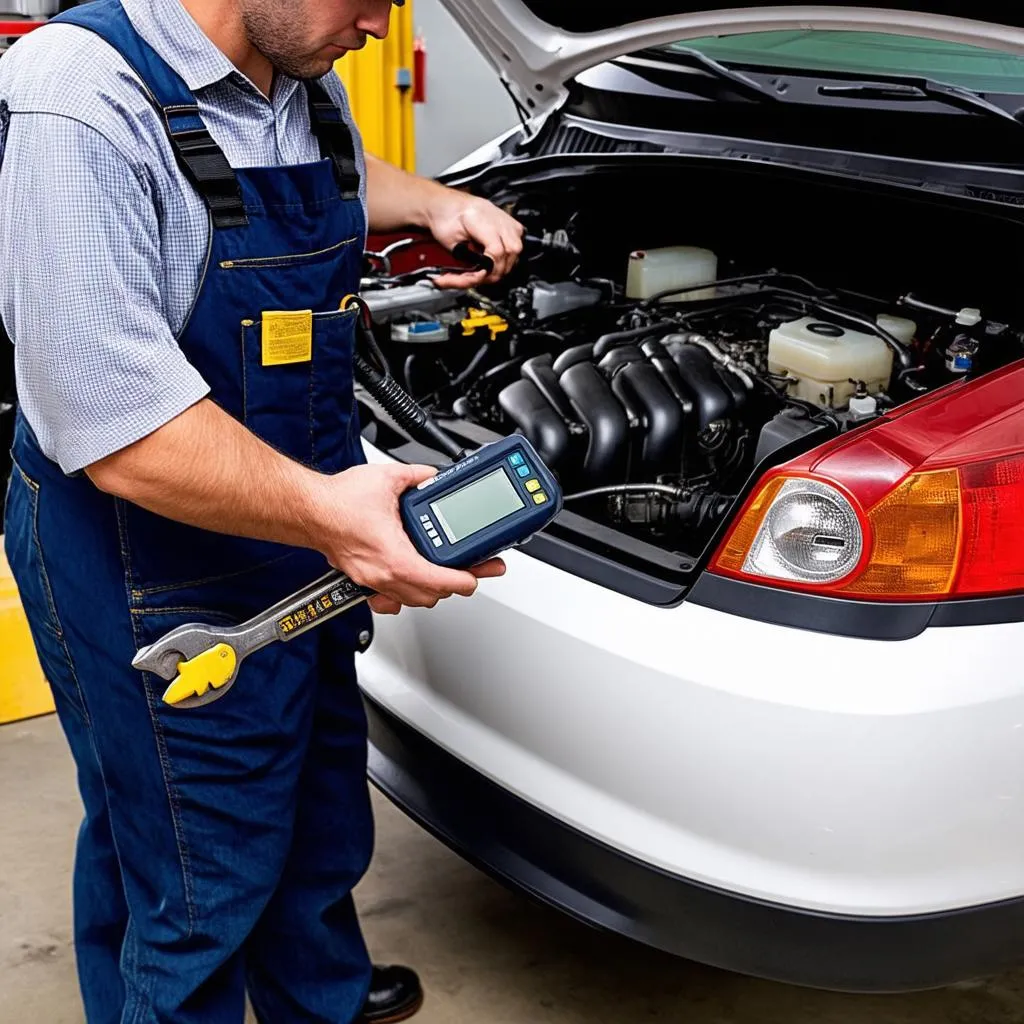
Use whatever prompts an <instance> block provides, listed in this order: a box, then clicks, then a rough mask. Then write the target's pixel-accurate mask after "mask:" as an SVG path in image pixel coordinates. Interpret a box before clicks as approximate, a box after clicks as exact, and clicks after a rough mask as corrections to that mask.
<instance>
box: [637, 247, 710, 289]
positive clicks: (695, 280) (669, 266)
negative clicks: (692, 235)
mask: <svg viewBox="0 0 1024 1024" xmlns="http://www.w3.org/2000/svg"><path fill="white" fill-rule="evenodd" d="M716 277H718V257H717V256H716V255H715V254H714V253H713V252H712V251H711V250H710V249H699V248H697V247H696V246H692V245H674V246H670V247H668V248H664V249H638V250H637V251H636V252H632V253H630V254H629V269H628V271H627V272H626V297H627V298H630V299H649V298H651V297H652V296H654V295H658V294H660V293H663V292H667V291H668V290H669V289H671V288H688V287H690V286H691V285H695V284H704V283H705V282H707V281H714V280H715V278H716ZM714 297H715V289H714V288H702V289H699V290H698V291H694V292H683V293H682V294H680V295H669V296H668V297H667V298H666V300H665V301H667V302H693V301H695V300H697V299H713V298H714Z"/></svg>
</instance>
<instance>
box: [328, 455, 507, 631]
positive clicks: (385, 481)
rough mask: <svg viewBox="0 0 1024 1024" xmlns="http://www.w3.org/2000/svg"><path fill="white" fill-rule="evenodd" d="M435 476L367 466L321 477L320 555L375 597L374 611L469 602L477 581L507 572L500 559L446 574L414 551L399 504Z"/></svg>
mask: <svg viewBox="0 0 1024 1024" xmlns="http://www.w3.org/2000/svg"><path fill="white" fill-rule="evenodd" d="M435 472H436V471H435V470H434V469H432V468H431V467H430V466H378V465H370V466H356V467H354V468H352V469H347V470H345V471H344V472H343V473H339V474H337V475H336V476H333V477H326V478H324V482H323V485H322V488H321V493H320V495H319V496H318V498H317V501H316V506H317V507H318V509H319V510H320V515H321V516H324V517H325V518H324V520H323V528H324V533H323V541H322V547H321V550H322V551H323V553H324V554H325V555H326V556H327V559H328V561H330V563H331V565H333V566H334V567H335V568H336V569H341V570H342V571H343V572H344V573H346V574H347V575H348V576H350V577H351V578H352V579H353V580H355V581H356V583H359V584H361V585H363V586H366V587H371V588H372V589H373V590H376V591H377V593H378V595H379V596H377V597H373V598H371V599H370V607H371V608H373V610H374V611H375V612H378V613H381V614H395V613H397V612H398V611H400V610H401V608H402V606H403V605H408V606H409V607H415V608H433V607H434V605H436V604H437V602H438V601H440V600H443V599H444V598H446V597H452V596H453V595H455V594H459V595H461V596H463V597H470V596H471V595H472V594H473V593H474V592H475V590H476V588H477V580H478V579H483V578H487V577H492V576H501V575H502V574H503V573H504V571H505V563H504V562H503V561H502V560H501V559H500V558H492V559H491V560H490V561H488V562H484V563H483V564H481V565H478V566H474V567H473V568H472V569H471V570H469V571H465V572H463V571H459V570H456V569H445V568H442V567H441V566H439V565H434V563H433V562H429V561H427V559H425V558H423V557H422V556H421V555H420V554H419V552H417V550H416V549H415V548H414V547H413V545H412V542H411V541H410V540H409V538H408V536H407V535H406V532H405V529H404V527H403V526H402V521H401V518H400V517H399V514H398V499H399V496H400V495H401V494H402V492H403V491H406V490H408V489H409V488H410V487H415V486H416V485H417V484H418V483H421V482H422V481H424V480H428V479H430V477H432V476H433V475H434V473H435ZM317 532H319V530H317Z"/></svg>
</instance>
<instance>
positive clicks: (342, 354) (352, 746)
mask: <svg viewBox="0 0 1024 1024" xmlns="http://www.w3.org/2000/svg"><path fill="white" fill-rule="evenodd" d="M54 20H55V21H63V22H65V23H67V22H72V23H75V24H78V25H81V26H84V27H86V28H89V29H91V30H93V31H95V32H97V33H98V34H99V35H100V36H102V37H103V38H104V39H106V40H107V41H108V42H109V43H110V44H112V45H113V46H114V47H115V48H116V49H117V50H118V51H120V53H121V54H122V55H123V56H124V57H125V58H126V59H127V61H128V62H129V64H131V65H132V66H133V67H134V68H135V70H136V71H137V73H138V75H139V77H140V78H141V79H142V80H143V81H144V83H145V84H146V86H147V87H148V89H149V91H150V92H151V94H152V99H153V102H154V103H155V104H156V105H157V106H158V107H159V108H162V111H163V115H164V120H165V123H166V125H167V129H168V132H169V134H170V137H171V140H172V143H173V145H174V147H175V150H176V155H177V157H178V159H179V161H180V163H181V165H182V167H183V168H184V169H185V171H186V173H187V174H188V175H189V177H190V179H191V181H192V183H193V185H194V186H195V187H196V189H197V190H198V192H199V193H200V194H201V195H202V197H203V198H204V200H205V201H206V204H207V207H208V209H209V211H210V220H211V244H210V252H209V259H208V264H207V267H206V271H205V275H204V278H203V281H202V285H201V287H200V290H199V292H198V295H197V298H196V301H195V306H194V309H193V311H192V313H191V316H190V318H189V321H188V324H187V326H186V327H185V328H184V329H183V331H182V332H181V334H180V337H179V342H180V345H181V347H182V349H183V350H184V352H185V354H186V356H187V357H188V358H189V360H190V361H191V362H192V363H193V364H194V365H195V366H196V367H197V368H198V369H199V371H200V372H201V373H202V375H203V377H204V378H205V379H206V381H207V382H208V384H209V385H210V387H211V389H212V394H211V397H212V399H213V400H214V401H215V402H217V403H218V404H219V405H220V406H221V407H223V408H224V409H225V410H226V411H227V412H228V413H230V414H231V415H232V416H234V417H236V418H237V419H239V420H240V421H242V422H243V423H245V424H246V425H247V426H248V427H249V429H251V430H252V431H253V432H255V433H256V434H258V435H259V436H260V437H262V438H264V439H265V440H267V441H268V442H269V443H270V444H272V445H274V446H275V447H277V448H278V449H280V450H281V451H283V452H286V453H287V454H288V455H290V456H291V457H292V458H294V459H296V460H298V461H300V462H302V463H304V464H306V465H307V466H310V467H314V468H316V469H318V470H321V471H323V472H325V473H334V472H337V471H340V470H343V469H345V468H347V467H349V466H352V465H355V464H358V463H361V462H363V461H364V458H363V454H362V450H361V447H360V443H359V427H358V422H357V414H356V409H355V406H354V398H353V389H352V344H353V333H354V324H353V315H354V313H353V312H340V311H339V310H338V307H339V303H340V302H341V300H342V299H343V297H344V296H345V295H346V294H348V293H350V292H353V291H355V290H356V289H357V287H358V282H359V275H360V267H361V261H362V251H363V243H364V235H365V223H364V216H363V210H362V206H361V204H360V201H359V196H358V186H359V180H358V173H357V170H356V165H355V161H354V158H353V142H352V137H351V133H350V132H349V130H348V128H347V127H346V126H345V124H344V122H343V121H342V119H341V116H340V114H339V112H338V110H337V109H336V108H335V107H334V106H333V104H331V102H330V101H329V99H328V97H327V94H326V93H325V92H324V91H323V89H322V88H321V87H320V86H319V85H317V84H316V83H307V91H308V93H309V98H310V109H311V115H312V117H311V119H312V125H313V130H314V134H315V135H316V137H317V139H318V141H319V144H320V150H321V154H322V157H323V159H321V160H320V161H319V162H316V163H311V164H304V165H300V166H291V167H274V168H255V169H246V170H232V169H231V168H230V167H229V165H228V162H227V160H226V158H225V157H224V155H223V152H222V151H221V150H220V149H219V148H218V147H217V145H216V144H215V142H214V141H213V139H212V137H211V136H210V134H209V133H208V131H207V130H206V128H205V126H204V124H203V122H202V120H201V118H200V117H199V113H198V109H197V106H196V100H195V98H194V96H193V95H192V94H191V93H190V92H189V90H188V89H187V88H186V86H185V84H184V82H183V81H182V80H181V79H180V77H179V76H178V75H177V74H176V73H175V72H174V71H173V70H172V69H171V68H170V67H168V66H167V64H166V63H164V61H163V60H162V59H161V58H160V57H159V56H158V55H157V54H156V53H155V52H154V51H153V50H152V49H151V48H150V47H149V46H148V45H147V44H146V43H145V41H144V40H142V39H141V38H140V37H139V36H138V35H137V33H136V32H135V31H134V29H133V28H132V26H131V23H130V22H129V20H128V18H127V16H126V15H125V13H124V10H123V9H122V7H121V6H120V4H119V3H118V2H117V0H95V2H93V3H90V4H87V5H84V6H81V7H78V8H76V9H74V10H73V11H72V12H69V14H67V15H62V16H61V17H59V18H57V19H54ZM41 31H45V29H42V30H41ZM268 310H269V311H303V310H311V311H312V328H311V331H312V344H311V351H310V352H309V353H308V358H306V357H305V355H304V354H303V352H302V351H301V350H302V347H303V345H304V342H302V341H301V340H300V342H299V350H298V351H296V349H295V348H294V347H292V348H289V347H288V343H287V339H286V345H285V348H284V349H280V348H278V350H277V356H274V354H273V349H272V350H271V355H272V356H273V358H271V359H270V360H269V362H270V363H271V365H265V363H266V362H267V360H266V359H265V358H264V339H263V336H262V329H261V328H262V321H263V314H264V312H265V311H268ZM285 333H286V334H287V332H285ZM301 333H302V332H301V331H300V336H301ZM15 343H17V339H16V338H15ZM282 353H283V355H284V356H285V357H286V358H287V359H291V360H294V359H295V356H296V355H298V356H299V357H300V358H299V359H298V360H295V361H281V359H280V358H279V357H280V356H281V354H282ZM14 457H15V460H16V466H15V469H14V473H13V478H12V482H11V485H10V492H9V500H8V504H7V521H6V548H7V553H8V557H9V559H10V562H11V566H12V568H13V571H14V574H15V577H16V580H17V582H18V586H19V588H20V591H21V594H22V598H23V600H24V604H25V608H26V610H27V613H28V616H29V620H30V623H31V626H32V632H33V636H34V639H35V643H36V646H37V648H38V651H39V654H40V658H41V660H42V663H43V667H44V670H45V672H46V675H47V677H48V679H49V680H50V683H51V685H52V688H53V692H54V695H55V699H56V703H57V708H58V711H59V715H60V721H61V723H62V726H63V728H64V730H65V732H66V734H67V737H68V740H69V741H70V745H71V748H72V751H73V753H74V757H75V760H76V762H77V766H78V773H79V784H80V789H81V795H82V799H83V801H84V804H85V820H84V823H83V825H82V829H81V833H80V836H79V840H78V850H77V860H76V866H75V876H74V906H75V941H76V950H77V956H78V967H79V974H80V978H81V983H82V990H83V994H84V999H85V1005H86V1012H87V1017H88V1021H89V1024H115V1022H124V1024H129V1022H131V1024H151V1022H153V1024H155V1022H161V1024H170V1022H175V1024H185V1022H195V1024H228V1022H230V1024H241V1022H242V1018H243V999H244V992H245V990H246V988H248V991H249V993H250V996H251V999H252V1002H253V1005H254V1007H255V1009H256V1012H257V1014H258V1016H259V1018H260V1020H261V1021H262V1022H264V1024H298V1022H313V1021H317V1022H337V1024H348V1022H349V1021H351V1020H353V1019H354V1018H355V1017H356V1015H357V1014H358V1012H359V1011H360V1009H361V1008H362V1005H363V1001H364V998H365V996H366V992H367V989H368V985H369V978H370V963H369V958H368V956H367V952H366V948H365V945H364V943H363V940H362V937H361V934H360V930H359V926H358V923H357V920H356V915H355V911H354V909H353V904H352V899H351V895H350V892H351V889H352V887H353V886H354V885H355V883H356V882H357V881H358V880H359V878H360V877H361V876H362V875H363V873H364V871H365V870H366V867H367V865H368V863H369V859H370V854H371V847H372V842H373V825H372V819H371V812H370V805H369V794H368V789H367V784H366V780H365V769H366V721H365V717H364V713H363V710H362V706H361V703H360V699H359V695H358V691H357V687H356V680H355V666H354V661H355V653H356V651H357V650H359V649H360V648H362V647H365V646H366V645H367V644H368V643H369V640H370V631H371V618H370V613H369V611H368V610H367V609H366V608H365V606H363V607H362V608H361V609H357V610H355V611H353V612H350V613H348V614H346V615H344V616H341V617H339V619H337V620H334V621H333V622H331V623H328V624H326V625H325V626H323V627H321V628H320V629H318V630H314V631H312V632H311V633H309V634H307V635H306V636H304V637H301V638H299V639H297V640H295V641H293V642H291V643H289V644H277V645H274V646H272V647H268V648H266V649H264V650H263V651H261V652H259V653H258V654H256V655H255V656H253V657H252V658H250V659H249V660H248V661H247V662H246V664H245V666H244V668H243V669H242V673H241V676H240V678H239V680H238V682H237V683H236V684H235V686H234V688H233V689H232V690H231V692H230V693H229V694H228V695H227V696H226V697H224V699H222V700H220V701H218V702H216V703H214V704H212V705H210V706H209V707H207V708H202V709H194V710H180V709H174V708H171V707H169V706H167V705H165V704H163V703H162V702H161V699H160V697H161V694H162V692H163V689H164V687H165V685H166V684H165V683H164V682H163V681H162V680H160V679H158V678H155V677H153V676H150V675H147V674H143V673H140V672H138V671H136V670H134V669H132V668H131V660H132V657H133V655H134V653H135V651H136V649H137V648H139V647H141V646H143V645H144V644H148V643H150V642H152V641H154V640H156V639H158V638H159V637H161V636H162V635H163V634H164V633H166V632H167V631H168V630H170V629H172V628H173V627H175V626H177V625H179V624H181V623H183V622H186V621H193V620H201V621H208V622H216V623H231V622H238V621H240V620H242V619H245V618H247V617H249V616H250V615H253V614H254V613H256V612H258V611H260V610H262V609H263V608H265V607H267V606H268V605H270V604H271V603H273V602H274V601H276V600H278V599H280V598H281V597H283V596H284V595H286V594H288V593H290V592H291V591H292V590H294V589H297V588H298V587H299V586H302V585H304V584H305V583H307V582H309V581H310V580H312V579H315V578H316V577H317V576H318V575H319V574H320V573H322V572H324V571H325V570H326V568H327V566H326V563H325V561H324V559H323V558H321V557H320V556H319V555H317V554H315V553H313V552H310V551H299V550H296V549H291V548H286V547H283V546H279V545H274V544H269V543H262V542H255V541H249V540H244V539H240V538H233V537H228V536H223V535H217V534H212V533H206V532H203V531H200V530H196V529H193V528H190V527H186V526H184V525H181V524H178V523H174V522H171V521H169V520H167V519H164V518H161V517H158V516H156V515H153V514H151V513H149V512H147V511H144V510H143V509H141V508H139V507H138V506H135V505H132V504H130V503H128V502H125V501H122V500H115V499H113V498H111V497H110V496H108V495H105V494H103V493H101V492H100V491H98V490H97V489H96V488H95V487H93V486H92V484H91V483H90V482H89V481H88V479H87V478H86V477H85V476H83V475H78V476H74V477H67V476H65V475H64V474H63V473H62V472H61V471H60V469H59V468H58V467H57V466H56V465H55V464H54V463H53V462H51V461H50V460H49V459H47V458H46V457H44V456H43V454H42V453H41V451H40V449H39V446H38V444H37V442H36V440H35V438H34V436H33V433H32V430H31V428H30V427H29V425H28V423H27V422H26V421H25V419H24V418H19V421H18V423H17V427H16V438H15V443H14Z"/></svg>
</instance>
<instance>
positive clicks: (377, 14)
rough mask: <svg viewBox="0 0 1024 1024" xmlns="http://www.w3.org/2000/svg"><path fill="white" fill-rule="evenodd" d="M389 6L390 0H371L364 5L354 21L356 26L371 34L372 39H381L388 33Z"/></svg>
mask: <svg viewBox="0 0 1024 1024" xmlns="http://www.w3.org/2000/svg"><path fill="white" fill-rule="evenodd" d="M391 7H392V3H391V0H373V2H372V3H369V4H367V5H366V6H365V7H364V9H363V13H362V14H361V15H360V16H359V19H358V20H357V21H356V28H357V29H359V31H360V32H365V33H366V34H367V35H370V36H373V38H374V39H383V38H384V37H385V36H386V35H387V34H388V25H389V23H390V21H391Z"/></svg>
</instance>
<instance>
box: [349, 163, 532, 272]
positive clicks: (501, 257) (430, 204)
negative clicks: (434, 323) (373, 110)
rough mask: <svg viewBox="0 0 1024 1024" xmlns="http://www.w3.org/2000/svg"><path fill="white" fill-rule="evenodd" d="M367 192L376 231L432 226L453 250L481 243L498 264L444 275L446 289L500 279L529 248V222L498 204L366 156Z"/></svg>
mask: <svg viewBox="0 0 1024 1024" xmlns="http://www.w3.org/2000/svg"><path fill="white" fill-rule="evenodd" d="M366 190H367V202H368V206H369V212H370V228H371V230H373V231H397V230H401V229H402V228H408V227H419V228H426V229H427V230H428V231H429V232H430V233H431V234H432V235H433V236H434V238H436V239H437V241H438V242H440V243H441V245H443V246H445V248H447V249H449V250H451V249H454V248H455V246H456V245H458V244H459V242H475V243H476V244H477V246H479V247H480V249H482V250H483V252H484V254H485V255H487V256H489V257H490V258H491V260H492V261H493V263H494V270H493V271H492V272H491V273H490V274H487V273H485V272H484V271H482V270H476V271H472V272H471V273H466V274H440V275H438V276H437V277H436V278H435V279H434V280H435V283H436V284H437V285H439V286H440V287H441V288H474V287H476V286H478V285H481V284H485V283H490V284H493V283H494V282H495V281H498V280H500V279H501V278H502V277H504V276H505V274H507V273H508V272H509V271H510V270H511V269H512V267H513V266H515V263H516V260H517V259H518V258H519V254H520V253H521V252H522V251H523V233H524V229H523V225H522V224H520V223H519V221H517V220H516V219H515V218H513V217H510V216H509V215H508V214H507V213H505V211H504V210H500V209H499V208H498V207H497V206H495V205H494V204H493V203H490V202H488V201H487V200H486V199H480V198H479V197H478V196H471V195H468V194H467V193H465V192H459V191H457V190H456V189H453V188H447V187H446V186H444V185H441V184H440V183H438V182H436V181H432V180H431V179H429V178H423V177H420V176H418V175H415V174H408V173H407V172H405V171H403V170H401V169H400V168H398V167H395V166H394V165H392V164H389V163H387V162H386V161H384V160H380V159H378V158H377V157H375V156H372V155H370V154H367V156H366Z"/></svg>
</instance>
